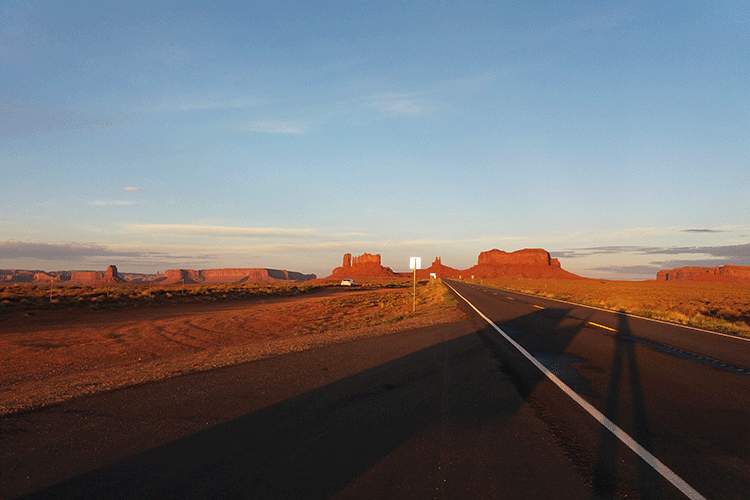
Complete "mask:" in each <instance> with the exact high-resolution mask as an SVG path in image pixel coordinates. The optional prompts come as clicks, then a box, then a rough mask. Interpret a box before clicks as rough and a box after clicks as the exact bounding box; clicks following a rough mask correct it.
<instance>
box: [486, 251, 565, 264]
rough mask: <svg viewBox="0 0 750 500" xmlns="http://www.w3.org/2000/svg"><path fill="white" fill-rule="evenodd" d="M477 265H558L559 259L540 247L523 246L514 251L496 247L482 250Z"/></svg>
mask: <svg viewBox="0 0 750 500" xmlns="http://www.w3.org/2000/svg"><path fill="white" fill-rule="evenodd" d="M477 265H480V266H481V265H525V266H553V267H560V261H559V260H557V259H553V258H551V257H550V255H549V252H547V251H546V250H544V249H541V248H524V249H523V250H517V251H515V252H510V253H508V252H503V251H502V250H498V249H497V248H493V249H492V250H488V251H486V252H482V253H480V254H479V258H478V259H477Z"/></svg>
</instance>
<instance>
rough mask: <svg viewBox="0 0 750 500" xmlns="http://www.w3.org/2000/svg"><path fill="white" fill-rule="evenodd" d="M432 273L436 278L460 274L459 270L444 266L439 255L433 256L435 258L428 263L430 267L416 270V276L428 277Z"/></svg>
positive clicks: (453, 276) (455, 276) (454, 276)
mask: <svg viewBox="0 0 750 500" xmlns="http://www.w3.org/2000/svg"><path fill="white" fill-rule="evenodd" d="M405 274H408V273H405ZM433 274H434V275H435V277H436V278H458V277H459V276H461V271H460V270H458V269H453V268H452V267H448V266H444V265H443V262H442V261H441V259H440V257H435V260H434V261H433V262H432V264H430V267H428V268H427V269H418V270H417V278H429V277H431V276H432V275H433Z"/></svg>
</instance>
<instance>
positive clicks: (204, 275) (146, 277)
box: [0, 266, 316, 285]
mask: <svg viewBox="0 0 750 500" xmlns="http://www.w3.org/2000/svg"><path fill="white" fill-rule="evenodd" d="M315 278H316V276H315V275H314V274H302V273H298V272H294V271H285V270H283V269H265V268H234V269H202V270H199V271H196V270H194V269H170V270H168V271H166V272H164V273H158V272H157V273H156V274H155V275H154V274H138V273H126V274H124V275H123V274H120V273H119V272H117V267H116V266H109V267H108V268H107V270H106V271H51V272H44V271H25V270H18V269H12V270H0V283H61V284H63V283H71V284H73V283H80V284H87V285H100V284H111V283H123V282H125V283H160V284H165V285H169V284H177V283H182V284H190V283H211V284H220V283H279V282H281V283H297V282H301V281H308V280H312V279H315Z"/></svg>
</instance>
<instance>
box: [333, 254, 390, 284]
mask: <svg viewBox="0 0 750 500" xmlns="http://www.w3.org/2000/svg"><path fill="white" fill-rule="evenodd" d="M365 276H367V277H373V278H394V277H397V276H398V274H396V273H394V272H393V270H392V269H391V268H390V267H383V266H382V265H381V264H380V254H377V253H376V254H375V255H371V254H369V253H364V254H362V255H360V256H359V257H354V258H352V254H350V253H347V254H345V255H344V262H343V265H342V266H341V267H337V268H336V269H334V270H333V272H332V273H331V275H330V276H329V278H337V279H338V278H356V277H365Z"/></svg>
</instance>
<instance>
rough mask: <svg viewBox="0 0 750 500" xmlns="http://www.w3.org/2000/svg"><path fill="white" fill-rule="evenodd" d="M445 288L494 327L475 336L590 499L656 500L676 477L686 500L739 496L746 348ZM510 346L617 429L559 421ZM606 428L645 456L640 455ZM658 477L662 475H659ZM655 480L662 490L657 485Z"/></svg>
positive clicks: (745, 452) (638, 322)
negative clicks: (574, 467) (631, 494)
mask: <svg viewBox="0 0 750 500" xmlns="http://www.w3.org/2000/svg"><path fill="white" fill-rule="evenodd" d="M446 283H447V284H448V285H449V286H450V287H451V288H452V289H453V290H454V292H455V293H456V294H457V295H458V296H459V297H460V298H459V299H458V300H459V301H460V303H461V307H462V308H464V310H465V311H466V312H467V314H470V315H472V314H473V315H474V316H475V317H476V318H477V321H485V323H486V324H488V325H489V323H488V322H492V323H494V325H496V326H497V329H496V328H495V327H492V328H488V329H486V330H485V335H487V336H488V338H491V339H492V341H493V342H494V343H495V345H496V349H497V351H496V352H497V356H498V359H499V360H501V362H503V363H504V364H505V366H506V370H507V371H508V372H509V373H511V374H512V375H513V376H514V377H515V380H516V381H517V383H518V385H519V391H520V392H521V393H524V394H526V395H527V398H528V401H529V402H530V404H531V405H532V406H535V407H536V408H538V413H540V415H542V418H543V419H545V421H546V422H547V424H548V427H549V428H550V432H552V433H553V434H555V433H559V434H560V435H561V437H560V439H559V443H560V445H561V446H562V447H563V448H564V449H567V450H568V453H569V455H570V456H571V457H573V458H574V459H575V460H578V462H579V464H580V466H581V467H582V468H583V469H584V471H585V472H586V473H588V474H590V475H591V477H592V482H593V484H594V487H595V489H596V490H597V492H598V493H601V494H606V493H607V492H611V493H613V494H616V492H617V491H618V490H623V491H625V490H630V491H633V490H635V491H637V492H638V493H640V496H643V497H647V498H661V497H663V496H665V495H666V494H668V493H669V492H670V491H671V490H672V489H675V488H677V489H679V488H678V486H680V484H679V483H680V481H682V482H684V484H685V485H686V486H684V487H683V489H682V491H681V493H682V494H683V495H684V496H688V497H691V496H692V497H694V498H700V497H701V496H703V497H705V498H738V499H739V498H748V497H750V430H749V429H750V342H749V341H747V340H745V339H741V338H737V337H730V336H726V335H720V334H714V333H710V332H705V331H701V330H696V329H692V328H685V327H681V326H677V325H671V324H666V323H663V322H658V321H651V320H648V319H643V318H636V317H633V316H629V315H626V314H622V313H616V312H609V311H604V310H600V309H595V308H589V307H584V306H579V305H574V304H570V303H566V302H561V301H555V300H551V299H543V298H538V297H533V296H529V295H525V294H520V293H514V292H510V291H505V290H497V289H493V288H488V287H482V286H477V285H472V284H467V283H461V282H456V281H446ZM469 303H470V304H471V306H469V305H468V304H469ZM480 315H483V316H484V317H482V316H480ZM504 335H507V337H508V338H507V339H506V338H504ZM513 343H517V344H518V347H519V348H520V349H523V350H525V351H526V352H527V353H528V354H530V355H531V357H533V358H534V359H535V360H536V361H538V362H539V363H540V364H541V365H542V366H543V367H544V368H546V369H547V370H548V371H549V372H551V373H552V374H554V375H555V376H556V378H558V379H559V380H561V381H562V382H563V383H564V384H565V385H566V386H567V387H569V388H571V389H572V390H573V391H574V393H575V397H578V398H580V399H581V400H582V402H583V404H584V405H586V404H588V405H590V406H591V407H592V408H593V413H600V414H601V415H604V416H605V420H606V421H607V422H611V423H612V425H610V424H608V425H610V427H614V426H616V428H615V429H616V431H617V432H615V433H613V432H610V430H608V429H607V428H606V427H605V426H603V425H601V424H600V423H597V425H599V427H600V429H599V431H598V433H597V431H595V430H594V428H595V427H596V425H593V426H592V425H590V424H591V422H596V420H595V418H594V416H589V417H588V418H586V419H584V421H576V418H577V417H571V415H573V413H571V410H570V409H569V408H568V405H566V403H565V401H560V400H558V395H559V394H562V393H563V391H562V390H560V388H559V387H554V388H553V387H552V386H553V385H554V384H551V383H549V380H548V378H547V377H546V376H544V375H543V374H542V372H541V371H540V370H539V369H538V368H536V367H535V366H534V365H533V362H532V361H529V360H528V359H526V358H525V357H524V356H523V355H522V354H521V353H520V351H519V349H518V348H516V347H514V346H513ZM568 399H570V401H573V400H572V399H571V398H568ZM579 406H580V405H579ZM617 433H619V434H622V435H624V436H626V437H625V440H626V441H627V440H628V439H631V440H632V442H635V443H637V445H638V446H640V447H642V448H643V449H644V450H647V453H646V460H644V459H643V458H639V457H638V455H637V454H636V453H635V452H633V451H632V450H631V449H630V448H628V447H627V446H626V445H625V443H624V442H623V439H621V438H618V437H617V436H616V435H615V434H617ZM650 457H654V458H655V460H654V458H650ZM587 461H588V462H589V463H586V462H587ZM648 461H651V462H658V463H657V464H656V465H655V464H654V463H648ZM660 465H661V466H663V468H664V469H665V470H666V472H664V470H660ZM670 473H672V474H674V477H671V478H670V477H666V476H665V474H666V475H668V474H670ZM665 478H666V479H668V480H669V481H671V482H670V484H669V486H665V485H664V484H662V483H661V481H662V479H665ZM672 483H678V485H677V486H675V484H672Z"/></svg>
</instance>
